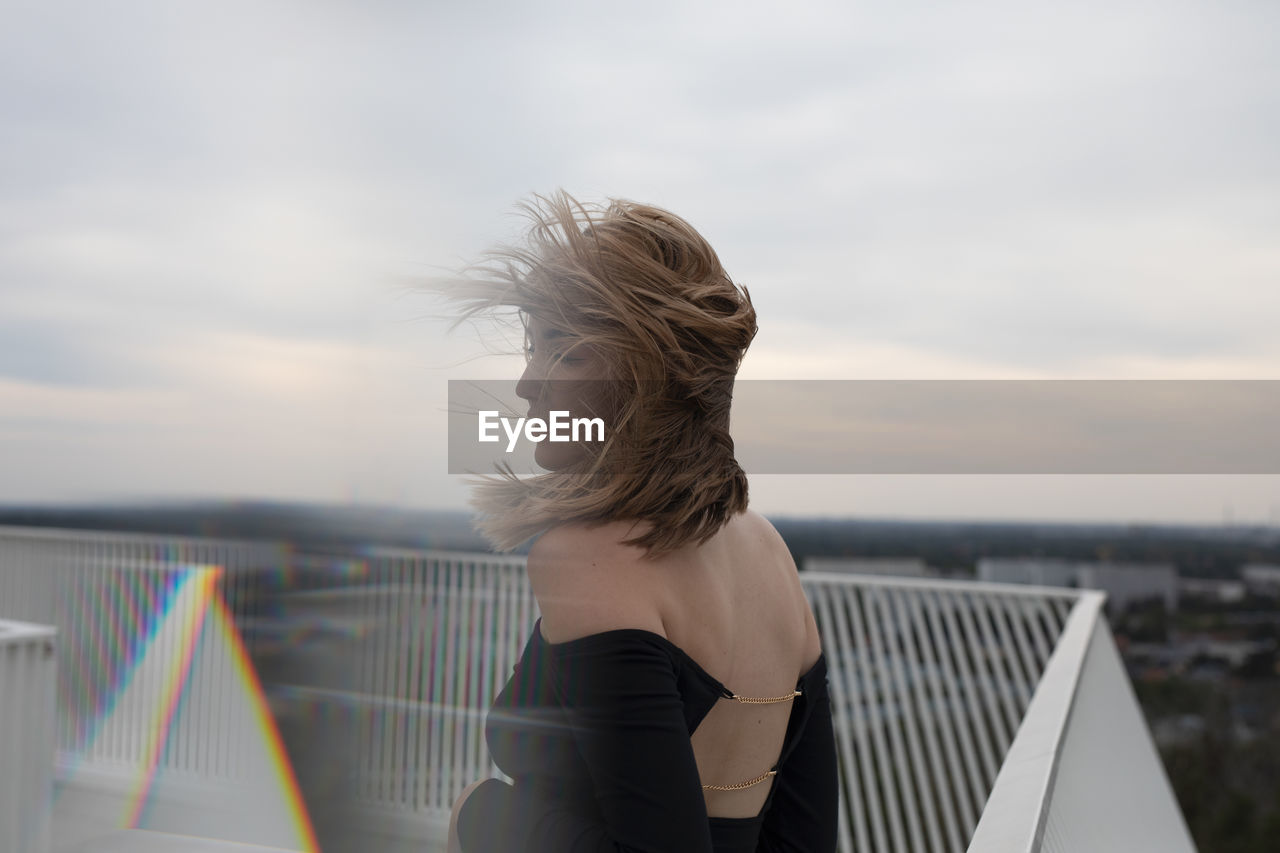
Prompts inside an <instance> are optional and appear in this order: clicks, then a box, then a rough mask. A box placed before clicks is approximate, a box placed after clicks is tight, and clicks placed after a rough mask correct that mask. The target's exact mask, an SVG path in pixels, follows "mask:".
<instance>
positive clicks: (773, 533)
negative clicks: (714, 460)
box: [743, 510, 822, 669]
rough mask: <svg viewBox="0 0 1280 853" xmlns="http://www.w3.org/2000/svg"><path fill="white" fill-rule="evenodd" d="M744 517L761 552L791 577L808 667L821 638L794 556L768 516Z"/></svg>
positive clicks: (750, 512) (819, 645) (748, 513)
mask: <svg viewBox="0 0 1280 853" xmlns="http://www.w3.org/2000/svg"><path fill="white" fill-rule="evenodd" d="M744 516H746V518H744V520H743V521H744V525H745V529H746V531H747V534H748V537H749V538H750V539H751V540H753V541H754V542H755V543H756V545H757V547H758V548H759V549H760V552H761V553H765V554H768V555H769V556H770V557H772V558H773V559H774V560H775V561H776V564H778V565H780V566H782V567H783V569H784V571H785V573H786V575H787V577H788V579H789V587H790V590H791V599H792V601H793V602H794V607H795V612H796V614H797V615H798V616H799V617H800V618H801V619H802V620H803V622H804V626H805V642H804V650H805V651H804V658H805V668H806V669H807V668H808V667H809V666H812V665H813V663H814V662H815V661H816V660H817V659H818V655H820V654H821V653H822V638H821V635H820V634H819V632H818V624H817V622H816V621H815V620H814V618H813V610H812V608H811V607H810V606H809V601H808V598H807V597H806V596H805V594H804V588H803V586H802V585H801V583H800V575H799V572H798V570H797V569H796V563H795V560H794V559H793V558H792V556H791V549H790V548H788V547H787V543H786V542H785V541H784V540H783V538H782V535H781V534H780V533H778V531H777V529H776V528H775V527H774V526H773V524H772V523H770V521H769V520H768V519H767V518H765V517H764V516H762V515H760V514H759V513H756V512H753V511H750V510H748V511H747V512H746V513H744Z"/></svg>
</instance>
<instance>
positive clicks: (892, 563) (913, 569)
mask: <svg viewBox="0 0 1280 853" xmlns="http://www.w3.org/2000/svg"><path fill="white" fill-rule="evenodd" d="M804 570H805V571H806V572H836V573H839V574H845V575H884V576H889V577H897V578H931V577H937V575H938V573H937V572H935V571H934V570H933V569H931V568H929V567H928V566H926V565H925V564H924V560H922V559H920V558H918V557H805V558H804Z"/></svg>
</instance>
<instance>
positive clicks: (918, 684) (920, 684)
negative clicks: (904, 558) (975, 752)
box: [892, 590, 962, 850]
mask: <svg viewBox="0 0 1280 853" xmlns="http://www.w3.org/2000/svg"><path fill="white" fill-rule="evenodd" d="M921 594H922V591H921V590H897V591H895V592H894V593H893V594H892V597H893V600H894V604H895V606H896V609H897V611H898V621H899V622H900V623H901V625H902V631H901V632H900V639H901V641H902V642H903V644H904V647H905V652H906V658H907V660H908V661H909V662H910V663H911V665H912V666H913V667H914V668H915V677H914V678H912V679H911V687H912V693H913V694H914V696H915V699H916V705H917V709H918V711H919V714H920V717H919V719H920V728H921V730H922V732H923V734H924V742H925V748H926V749H927V751H928V754H929V765H930V769H931V771H932V772H931V773H930V775H929V776H928V777H924V778H922V780H921V785H922V787H930V785H931V783H932V789H933V790H934V791H935V792H936V793H937V795H938V800H939V801H940V802H941V811H942V822H943V827H944V829H945V831H946V833H947V839H948V844H949V845H950V849H952V850H955V849H957V848H958V847H959V846H960V845H961V843H962V839H961V838H960V835H959V830H958V827H957V824H956V814H955V805H954V803H953V795H952V791H951V790H950V789H949V787H948V786H947V784H946V779H947V777H948V776H949V775H950V774H949V768H948V767H947V766H946V765H945V764H944V760H943V755H942V748H941V746H940V745H939V739H938V730H939V729H943V724H942V723H941V722H940V719H941V718H942V717H944V716H946V715H945V714H944V713H943V712H942V705H943V697H942V696H941V694H940V693H939V692H938V690H937V672H936V671H935V670H933V664H932V654H930V655H929V661H928V662H927V663H926V662H925V655H924V653H923V649H924V648H925V647H927V646H928V645H929V637H928V636H927V635H926V632H925V626H924V624H923V622H921V621H918V618H917V616H918V613H919V599H920V596H921ZM917 637H918V638H919V641H920V642H919V648H917V645H916V640H917ZM944 738H945V736H944ZM953 751H954V750H953ZM955 781H959V780H958V779H956V780H955ZM935 849H938V850H942V849H945V848H943V846H942V844H941V843H940V842H938V843H937V845H936V847H935Z"/></svg>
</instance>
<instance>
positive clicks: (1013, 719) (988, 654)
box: [971, 595, 1022, 760]
mask: <svg viewBox="0 0 1280 853" xmlns="http://www.w3.org/2000/svg"><path fill="white" fill-rule="evenodd" d="M971 600H972V607H973V619H974V621H975V622H976V623H977V627H978V633H979V636H981V638H982V648H983V651H984V652H985V660H986V665H987V674H988V675H989V676H990V684H991V687H992V690H993V692H994V693H995V695H996V697H997V698H998V699H999V707H1000V708H1002V709H1003V710H1004V714H1005V717H1004V720H1005V723H1006V725H1007V727H1006V729H1005V733H1006V737H1005V738H1004V743H1005V747H1004V748H1005V750H1008V748H1009V744H1010V743H1012V742H1013V735H1014V733H1016V732H1017V731H1018V726H1019V724H1021V722H1022V714H1021V712H1020V711H1019V710H1018V708H1017V706H1016V705H1015V704H1014V699H1013V696H1012V692H1013V691H1012V687H1011V685H1010V683H1009V682H1010V680H1011V677H1010V676H1008V675H1006V673H1005V662H1004V646H1002V645H999V644H997V643H996V641H995V639H994V637H993V636H992V630H991V619H990V615H989V611H988V609H987V600H986V596H984V595H974V596H971ZM1002 760H1003V757H1002Z"/></svg>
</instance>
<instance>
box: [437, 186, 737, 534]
mask: <svg viewBox="0 0 1280 853" xmlns="http://www.w3.org/2000/svg"><path fill="white" fill-rule="evenodd" d="M523 209H524V211H525V212H526V213H527V214H528V215H529V217H530V219H531V221H532V227H531V228H530V229H529V232H528V240H527V246H526V247H522V248H515V247H503V248H500V249H497V250H494V251H492V252H490V253H489V254H488V255H487V256H486V259H485V260H484V261H483V262H482V263H480V264H477V265H475V266H473V267H471V268H469V269H468V271H467V275H466V276H465V278H464V280H463V281H462V282H460V283H459V284H458V285H456V286H454V287H452V288H450V289H448V291H447V293H448V295H449V296H451V297H452V298H453V299H454V300H455V301H457V302H459V303H460V305H461V307H462V315H461V317H459V319H458V322H462V321H463V320H465V319H467V318H470V317H475V316H477V315H479V314H485V313H491V312H493V311H495V310H500V309H503V308H515V309H519V310H520V311H523V312H526V313H527V314H530V315H533V316H536V317H538V318H540V319H541V320H543V321H544V322H546V323H548V324H550V325H552V326H554V327H555V328H556V329H557V330H558V331H560V332H561V333H563V334H564V335H565V336H566V337H567V338H569V339H571V340H572V341H573V342H574V343H575V344H577V343H582V344H586V345H590V346H592V347H593V348H594V349H595V351H596V352H598V353H601V354H602V355H603V357H604V358H605V360H606V361H607V363H608V365H609V376H608V379H609V382H608V385H609V387H610V388H611V389H612V390H613V391H614V393H613V394H612V395H611V396H612V398H613V399H612V402H611V408H612V409H613V414H614V418H613V423H614V426H613V432H612V435H611V436H610V437H609V438H608V440H607V441H606V442H605V443H604V445H603V447H601V448H599V449H598V451H596V452H595V453H593V454H592V455H591V457H590V458H589V459H587V460H584V461H582V462H579V463H575V464H574V465H572V466H569V467H568V468H565V469H561V470H557V471H552V472H550V473H547V474H540V475H537V476H533V477H527V478H523V479H522V478H518V477H516V476H515V475H514V474H513V473H512V472H511V471H510V470H509V469H507V470H505V471H500V474H501V476H498V477H490V478H485V479H483V480H482V481H480V482H479V483H477V484H476V493H475V496H474V498H473V501H472V502H473V505H474V506H475V507H476V508H477V509H478V510H479V511H480V513H481V517H480V520H479V525H478V526H479V527H480V530H481V532H482V533H484V534H485V535H486V536H487V537H488V538H489V539H490V540H491V541H492V542H493V544H494V546H495V547H496V548H498V549H499V550H510V549H512V548H514V547H516V546H517V545H519V544H520V543H521V542H523V541H525V540H527V539H529V538H530V537H532V536H535V535H537V534H540V533H542V532H544V531H545V530H547V529H549V528H551V527H554V526H556V525H559V524H565V523H573V522H579V523H586V524H592V523H603V522H608V521H616V520H632V521H642V522H648V523H649V524H648V529H647V530H643V531H642V532H641V533H639V534H638V535H636V536H635V537H634V538H632V539H629V540H627V544H631V545H637V546H640V547H643V548H644V549H645V551H646V553H647V554H648V555H649V556H656V555H658V554H661V553H663V552H667V551H671V550H674V549H676V548H679V547H680V546H682V545H685V544H686V543H689V542H697V543H701V542H705V541H706V540H707V539H709V538H710V537H711V536H712V535H714V534H715V533H716V532H717V531H718V530H719V529H720V528H721V527H722V526H723V525H724V524H725V523H726V522H727V521H728V520H729V519H730V518H731V517H732V516H733V515H735V514H737V513H739V512H742V511H744V510H745V509H746V508H747V478H746V475H745V473H744V472H743V470H742V468H741V466H739V465H738V462H737V460H736V459H735V458H734V454H733V439H732V438H731V437H730V435H729V407H730V403H731V401H732V396H733V381H734V375H735V374H736V373H737V370H738V366H739V364H740V363H741V361H742V357H743V355H744V354H745V352H746V349H747V346H748V345H749V344H750V343H751V340H752V338H753V337H754V336H755V334H756V314H755V309H754V308H753V307H752V304H751V298H750V295H749V294H748V292H747V290H746V288H740V287H738V286H737V285H735V284H734V283H733V281H732V280H731V279H730V278H729V276H728V274H727V273H726V272H725V270H724V268H723V267H722V266H721V265H720V260H719V258H718V257H717V256H716V253H715V251H714V250H713V249H712V248H711V246H710V244H708V243H707V241H706V240H705V239H703V237H702V236H701V235H700V234H699V233H698V232H697V231H695V230H694V229H693V227H692V226H691V225H689V223H687V222H685V221H684V220H683V219H681V218H680V217H678V216H676V215H674V214H672V213H670V212H668V211H666V210H662V209H661V208H657V207H651V206H649V205H643V204H635V203H633V202H628V201H621V200H611V201H609V202H608V204H607V205H589V204H583V203H580V202H578V201H576V200H575V199H574V198H572V197H571V196H570V195H568V194H567V193H565V192H558V193H555V194H553V195H551V196H535V197H534V198H533V200H532V201H531V202H529V203H527V204H525V205H523Z"/></svg>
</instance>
